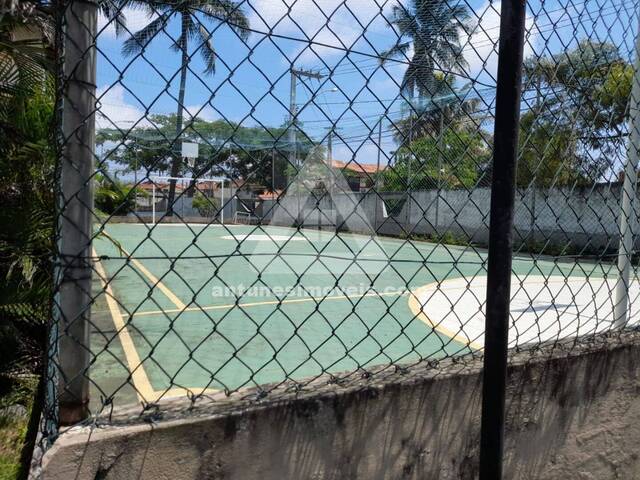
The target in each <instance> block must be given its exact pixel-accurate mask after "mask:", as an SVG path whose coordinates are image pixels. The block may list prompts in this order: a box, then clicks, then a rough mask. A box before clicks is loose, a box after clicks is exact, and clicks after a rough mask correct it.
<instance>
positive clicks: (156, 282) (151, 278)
mask: <svg viewBox="0 0 640 480" xmlns="http://www.w3.org/2000/svg"><path fill="white" fill-rule="evenodd" d="M120 250H122V252H123V253H124V254H125V255H126V256H127V257H129V260H131V263H133V265H134V266H135V267H136V268H137V269H138V270H139V271H140V273H142V274H143V275H144V276H145V277H147V278H148V279H149V281H150V282H151V283H152V284H153V285H155V286H156V287H158V288H159V289H160V291H161V292H162V293H164V294H165V296H166V297H167V298H168V299H169V300H171V303H173V304H174V305H175V306H176V308H178V309H179V310H185V309H186V308H187V306H186V305H185V304H184V303H182V300H180V299H179V298H178V297H177V295H176V294H175V293H173V292H172V291H171V290H169V287H167V286H166V285H165V284H164V283H162V282H161V281H160V280H159V279H158V277H156V276H155V275H154V274H153V273H151V272H150V271H149V270H147V268H146V267H145V266H144V265H143V264H142V262H141V261H140V260H136V259H135V258H133V257H132V256H131V254H130V253H129V252H127V251H126V250H125V249H124V248H122V247H120Z"/></svg>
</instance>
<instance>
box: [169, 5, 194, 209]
mask: <svg viewBox="0 0 640 480" xmlns="http://www.w3.org/2000/svg"><path fill="white" fill-rule="evenodd" d="M181 15H182V31H181V33H182V35H181V37H180V40H181V45H180V48H181V50H182V63H181V67H180V91H179V92H178V109H177V111H176V139H175V143H174V153H173V161H172V163H171V176H172V177H177V176H178V174H179V173H180V164H181V163H182V140H180V135H182V119H183V112H184V93H185V86H186V83H187V67H188V65H189V54H188V52H187V28H188V23H189V15H190V14H189V12H188V11H186V12H182V13H181ZM175 197H176V181H175V180H169V198H168V199H167V216H168V217H171V216H173V202H174V201H175Z"/></svg>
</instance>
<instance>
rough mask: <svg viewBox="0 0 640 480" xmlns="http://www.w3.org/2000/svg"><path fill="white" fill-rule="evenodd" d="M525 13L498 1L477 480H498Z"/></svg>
mask: <svg viewBox="0 0 640 480" xmlns="http://www.w3.org/2000/svg"><path fill="white" fill-rule="evenodd" d="M525 11H526V0H504V1H503V2H502V8H501V12H500V45H499V50H498V83H497V89H496V117H495V125H494V146H493V175H492V181H491V220H490V227H489V258H488V271H487V275H488V278H487V311H486V324H485V335H484V376H483V383H482V423H481V425H482V426H481V439H480V480H496V479H500V478H502V452H503V444H504V418H505V388H506V379H507V345H508V339H509V300H510V294H511V256H512V247H513V231H512V230H513V207H514V202H515V181H516V158H517V151H518V128H519V119H520V94H521V90H522V61H523V58H522V57H523V47H524V31H525Z"/></svg>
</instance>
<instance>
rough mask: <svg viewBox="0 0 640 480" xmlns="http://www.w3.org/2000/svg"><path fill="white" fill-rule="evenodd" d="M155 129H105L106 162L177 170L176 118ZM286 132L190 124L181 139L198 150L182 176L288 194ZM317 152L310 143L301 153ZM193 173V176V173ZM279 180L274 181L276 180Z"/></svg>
mask: <svg viewBox="0 0 640 480" xmlns="http://www.w3.org/2000/svg"><path fill="white" fill-rule="evenodd" d="M150 120H151V122H152V124H153V128H147V127H139V128H135V129H133V130H131V131H126V132H124V131H121V130H118V129H103V130H101V131H100V132H98V135H97V137H98V142H99V143H100V144H102V145H103V146H104V148H105V149H106V150H107V151H106V153H105V155H104V161H105V162H107V161H113V162H116V163H119V164H121V165H125V166H126V168H127V169H128V170H130V171H134V170H141V169H142V170H143V171H146V173H147V174H149V173H150V172H153V171H156V172H157V171H168V170H169V169H170V168H171V166H172V159H173V155H172V151H171V146H170V145H171V142H170V140H169V139H170V138H171V136H172V131H173V128H174V125H175V122H176V116H175V115H153V116H151V117H150ZM286 131H287V130H286V127H285V126H282V127H245V126H241V125H239V124H237V123H233V122H227V121H225V120H214V121H211V122H209V121H205V120H202V119H200V118H194V119H191V120H190V121H189V122H187V123H186V124H185V127H184V130H183V134H182V139H183V140H184V141H191V142H196V143H198V144H199V150H198V154H199V156H198V158H196V159H195V164H194V166H193V167H188V166H187V165H186V163H182V162H180V164H179V170H178V175H185V174H187V173H190V174H194V175H196V176H207V175H224V176H227V177H229V178H232V179H244V180H246V181H248V182H251V183H257V184H262V185H264V186H265V187H269V188H270V187H271V186H272V185H273V186H275V188H284V187H285V185H286V180H287V170H288V149H289V147H288V146H286V145H285V144H284V141H285V140H284V139H285V138H286ZM311 148H312V145H311V143H310V142H309V141H308V140H307V139H305V140H303V141H301V142H299V145H298V150H299V151H300V153H301V154H302V155H306V154H307V153H308V152H309V151H310V149H311ZM189 170H191V171H190V172H189ZM274 174H275V178H272V177H273V176H274Z"/></svg>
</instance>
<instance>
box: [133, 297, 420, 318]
mask: <svg viewBox="0 0 640 480" xmlns="http://www.w3.org/2000/svg"><path fill="white" fill-rule="evenodd" d="M407 293H408V292H407V291H404V292H383V293H364V294H361V295H336V296H333V297H326V298H324V299H321V298H317V297H305V298H294V299H290V300H282V301H279V300H266V301H264V302H247V303H239V304H238V305H237V306H238V307H242V308H247V307H260V306H264V305H278V304H290V303H305V302H313V301H316V302H317V301H320V300H322V301H323V302H324V301H325V300H346V299H350V298H363V297H391V296H398V297H399V296H404V295H406V294H407ZM234 307H236V304H235V303H228V304H225V305H209V306H206V307H188V308H181V309H179V310H178V309H166V310H148V311H145V312H136V313H134V314H132V316H134V317H138V316H147V315H160V314H163V313H181V312H203V311H209V310H229V309H231V308H234ZM123 316H124V317H128V316H129V315H128V314H124V315H123Z"/></svg>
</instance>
